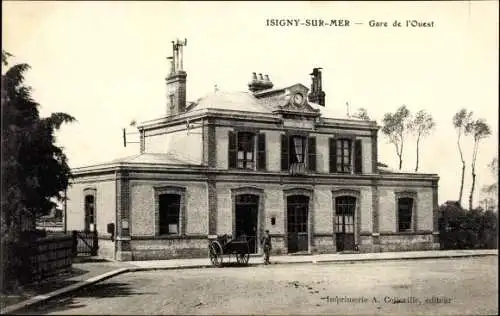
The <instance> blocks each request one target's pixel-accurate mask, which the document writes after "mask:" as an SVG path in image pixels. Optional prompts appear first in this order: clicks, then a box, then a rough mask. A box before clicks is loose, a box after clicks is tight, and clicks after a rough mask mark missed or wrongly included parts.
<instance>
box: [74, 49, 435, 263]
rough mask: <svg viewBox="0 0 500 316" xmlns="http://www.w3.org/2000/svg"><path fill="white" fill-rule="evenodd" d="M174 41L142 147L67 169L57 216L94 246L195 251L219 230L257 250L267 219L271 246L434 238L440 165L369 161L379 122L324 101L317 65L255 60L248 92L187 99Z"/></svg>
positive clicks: (339, 247) (418, 246) (150, 254)
mask: <svg viewBox="0 0 500 316" xmlns="http://www.w3.org/2000/svg"><path fill="white" fill-rule="evenodd" d="M184 45H185V43H181V42H175V43H174V44H173V46H174V47H173V48H174V54H173V57H172V67H171V72H170V74H169V76H168V77H167V80H166V81H167V107H166V114H167V115H166V116H165V117H162V118H159V119H157V120H152V121H146V122H143V123H142V124H140V125H139V126H138V130H139V133H140V152H139V153H138V154H137V155H135V156H132V157H126V158H123V159H117V160H114V161H112V162H109V163H105V164H100V165H94V166H89V167H83V168H77V169H73V174H74V176H75V178H74V179H73V182H72V184H71V187H70V188H69V189H68V197H69V200H68V205H67V207H68V209H67V223H68V229H70V230H72V229H78V230H81V229H96V230H97V231H98V235H99V247H100V250H99V251H100V255H102V256H105V257H109V258H114V259H117V260H147V259H167V258H181V257H184V258H186V257H205V256H207V254H208V251H207V249H208V248H207V246H208V237H209V236H210V235H221V234H230V235H232V236H233V238H247V240H248V241H249V244H250V248H251V252H253V253H260V252H261V251H262V249H261V246H260V243H259V242H258V240H260V236H261V235H262V234H263V232H264V231H265V230H269V231H270V234H271V236H272V242H273V251H274V252H275V253H277V254H288V253H297V252H298V253H302V252H303V253H335V252H344V251H359V252H380V251H402V250H423V249H437V248H438V247H439V242H438V226H437V224H438V220H437V214H438V213H437V210H438V201H437V189H438V180H439V178H438V176H437V175H435V174H420V173H419V174H417V173H412V174H409V173H398V172H394V171H390V170H389V169H388V168H386V167H385V166H383V165H381V164H379V162H378V155H377V148H378V146H377V144H378V130H379V126H378V125H377V123H376V122H375V121H365V120H360V119H354V118H348V117H347V118H346V117H342V116H341V115H339V114H338V113H335V109H331V108H329V107H328V106H327V105H326V103H325V93H324V92H323V91H322V87H321V69H319V68H315V69H314V70H313V72H312V73H311V75H312V86H311V89H309V88H308V87H306V86H304V85H302V84H294V85H290V86H287V87H282V88H275V87H274V85H273V84H272V82H271V81H270V79H269V77H268V76H267V75H264V76H262V75H260V74H259V75H257V74H255V73H254V74H253V76H252V79H251V82H250V84H249V89H248V91H244V92H223V91H215V92H213V93H210V94H208V95H206V96H205V97H202V98H200V99H199V100H197V101H196V102H186V87H187V74H186V72H185V71H184V70H183V68H182V48H183V46H184Z"/></svg>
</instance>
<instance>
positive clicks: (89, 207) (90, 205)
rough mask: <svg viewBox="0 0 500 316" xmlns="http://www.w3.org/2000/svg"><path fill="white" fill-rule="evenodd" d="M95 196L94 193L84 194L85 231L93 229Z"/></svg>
mask: <svg viewBox="0 0 500 316" xmlns="http://www.w3.org/2000/svg"><path fill="white" fill-rule="evenodd" d="M94 225H95V198H94V195H90V194H88V195H85V227H84V229H85V231H90V230H91V229H92V230H95V227H94Z"/></svg>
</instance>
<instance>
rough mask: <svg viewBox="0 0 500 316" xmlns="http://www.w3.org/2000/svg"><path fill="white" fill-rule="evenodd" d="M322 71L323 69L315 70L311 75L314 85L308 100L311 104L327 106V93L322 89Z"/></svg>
mask: <svg viewBox="0 0 500 316" xmlns="http://www.w3.org/2000/svg"><path fill="white" fill-rule="evenodd" d="M321 69H322V68H314V69H313V72H312V73H310V75H311V76H312V84H311V92H310V93H309V96H308V99H309V102H313V103H317V104H319V105H321V106H325V92H324V91H323V88H322V82H321Z"/></svg>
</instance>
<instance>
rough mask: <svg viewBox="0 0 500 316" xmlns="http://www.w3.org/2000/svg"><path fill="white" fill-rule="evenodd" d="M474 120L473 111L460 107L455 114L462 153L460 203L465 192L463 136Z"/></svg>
mask: <svg viewBox="0 0 500 316" xmlns="http://www.w3.org/2000/svg"><path fill="white" fill-rule="evenodd" d="M471 121H472V111H467V110H466V109H463V108H462V109H460V111H458V112H457V113H455V115H454V116H453V126H454V127H455V129H456V131H457V146H458V152H459V153H460V160H461V161H462V177H461V180H460V192H459V194H458V203H459V204H460V205H462V196H463V193H464V181H465V159H464V154H463V152H462V144H461V143H460V140H461V137H462V135H463V134H465V129H466V126H467V125H468V124H470V122H471Z"/></svg>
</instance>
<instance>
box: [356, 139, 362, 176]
mask: <svg viewBox="0 0 500 316" xmlns="http://www.w3.org/2000/svg"><path fill="white" fill-rule="evenodd" d="M361 145H362V144H361V140H360V139H357V140H356V141H355V142H354V173H363V154H362V148H361Z"/></svg>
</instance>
